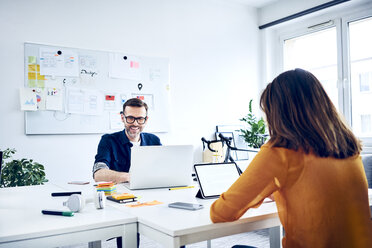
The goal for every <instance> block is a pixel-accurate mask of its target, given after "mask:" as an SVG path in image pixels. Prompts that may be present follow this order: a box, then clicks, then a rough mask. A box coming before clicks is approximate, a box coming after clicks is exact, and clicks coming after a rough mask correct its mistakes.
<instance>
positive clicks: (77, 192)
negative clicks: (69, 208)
mask: <svg viewBox="0 0 372 248" xmlns="http://www.w3.org/2000/svg"><path fill="white" fill-rule="evenodd" d="M72 194H79V195H81V191H75V192H54V193H52V196H70V195H72Z"/></svg>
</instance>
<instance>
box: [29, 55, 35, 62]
mask: <svg viewBox="0 0 372 248" xmlns="http://www.w3.org/2000/svg"><path fill="white" fill-rule="evenodd" d="M28 63H29V64H36V56H28Z"/></svg>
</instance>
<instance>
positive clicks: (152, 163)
mask: <svg viewBox="0 0 372 248" xmlns="http://www.w3.org/2000/svg"><path fill="white" fill-rule="evenodd" d="M131 149H132V151H131V153H132V154H131V166H130V169H129V173H130V182H129V183H125V184H124V185H125V186H126V187H128V188H129V189H151V188H163V187H178V186H186V185H189V184H190V183H191V173H192V165H193V147H192V145H172V146H133V147H132V148H131Z"/></svg>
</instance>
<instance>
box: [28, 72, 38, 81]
mask: <svg viewBox="0 0 372 248" xmlns="http://www.w3.org/2000/svg"><path fill="white" fill-rule="evenodd" d="M35 79H36V73H35V72H29V73H28V80H35Z"/></svg>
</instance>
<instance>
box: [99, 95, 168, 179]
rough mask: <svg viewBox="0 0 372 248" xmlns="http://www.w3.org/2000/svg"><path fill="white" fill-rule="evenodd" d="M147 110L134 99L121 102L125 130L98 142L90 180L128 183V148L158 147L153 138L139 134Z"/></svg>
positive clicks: (140, 102)
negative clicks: (92, 178)
mask: <svg viewBox="0 0 372 248" xmlns="http://www.w3.org/2000/svg"><path fill="white" fill-rule="evenodd" d="M147 110H148V107H147V104H146V103H145V102H143V101H141V100H140V99H137V98H132V99H129V100H127V101H126V102H125V103H124V105H123V112H122V113H121V119H122V121H123V122H124V127H125V129H124V130H123V131H120V132H116V133H112V134H105V135H103V136H102V138H101V141H100V142H99V145H98V151H97V155H96V157H95V162H94V166H93V177H94V180H95V181H96V182H98V181H112V182H115V183H122V182H127V181H129V180H130V176H129V173H128V172H129V167H130V154H131V152H130V148H131V147H132V146H154V145H161V143H160V139H159V138H158V137H157V136H156V135H154V134H150V133H143V132H142V130H143V129H144V128H145V126H146V123H147V120H148V118H149V117H148V116H147Z"/></svg>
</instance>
